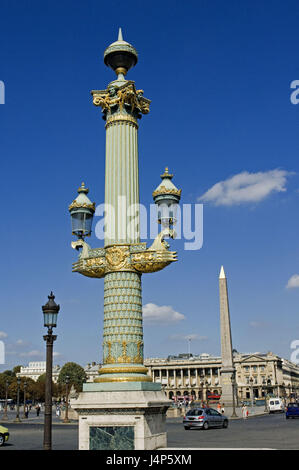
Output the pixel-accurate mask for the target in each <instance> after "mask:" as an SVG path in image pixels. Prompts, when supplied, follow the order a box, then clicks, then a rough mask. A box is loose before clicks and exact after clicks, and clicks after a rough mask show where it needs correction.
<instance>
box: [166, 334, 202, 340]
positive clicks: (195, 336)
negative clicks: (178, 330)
mask: <svg viewBox="0 0 299 470" xmlns="http://www.w3.org/2000/svg"><path fill="white" fill-rule="evenodd" d="M170 339H175V340H182V341H188V340H189V339H190V340H191V341H196V340H198V341H205V340H207V339H208V337H207V336H200V335H198V334H191V335H171V336H170Z"/></svg>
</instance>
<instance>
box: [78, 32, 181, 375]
mask: <svg viewBox="0 0 299 470" xmlns="http://www.w3.org/2000/svg"><path fill="white" fill-rule="evenodd" d="M137 60H138V55H137V51H136V50H135V48H134V47H133V46H132V45H131V44H129V43H127V42H126V41H124V40H123V38H122V33H121V30H120V31H119V36H118V40H117V41H116V42H114V43H112V44H111V45H110V46H109V47H108V48H107V49H106V50H105V52H104V62H105V64H106V65H107V66H109V67H110V68H111V69H113V70H114V71H115V72H116V75H117V79H116V80H114V81H112V82H111V83H110V84H109V85H108V87H107V89H105V90H93V91H92V92H91V94H92V97H93V104H94V105H95V106H97V107H100V108H101V111H102V115H103V119H104V120H105V122H106V125H105V127H106V168H105V204H106V206H105V243H104V247H103V248H96V249H92V248H90V246H89V245H87V243H86V242H85V241H84V237H85V236H88V235H90V233H91V220H92V216H93V213H94V210H95V207H94V205H93V204H92V203H91V201H90V200H89V199H88V197H87V192H88V190H87V188H85V185H84V184H83V185H82V186H81V188H79V190H78V192H79V196H78V197H77V199H75V201H73V203H72V204H71V205H70V207H69V210H70V212H71V216H72V221H73V234H75V235H77V236H78V241H76V242H73V243H72V246H73V248H76V249H80V248H82V251H81V253H80V256H79V259H78V261H77V262H76V263H74V265H73V271H74V272H79V273H81V274H83V275H85V276H89V277H96V278H102V277H104V333H103V336H104V338H103V366H102V367H101V368H100V371H99V377H98V378H96V379H95V381H96V382H151V380H152V379H151V377H150V376H149V375H148V374H147V369H146V368H145V367H144V365H143V325H142V324H143V322H142V295H141V275H142V273H150V272H155V271H159V270H161V269H163V268H164V267H165V266H167V265H168V264H170V263H171V262H173V261H176V260H177V258H176V252H173V251H169V249H168V248H169V245H168V243H166V241H165V240H164V238H165V237H166V236H170V237H173V236H174V230H173V229H172V228H171V226H172V225H173V223H175V222H174V220H175V217H174V216H173V211H171V216H169V218H168V222H169V223H168V225H167V226H166V225H165V223H164V222H165V220H164V219H165V218H164V219H163V221H164V222H163V223H161V224H162V231H161V233H160V234H159V235H158V237H157V238H156V240H155V241H154V243H153V244H152V246H151V247H150V248H147V246H146V243H140V229H139V207H138V205H139V171H138V120H139V119H140V118H141V116H142V114H147V113H149V107H150V100H149V99H147V98H145V97H144V96H143V91H142V90H137V89H136V87H135V83H134V82H133V81H131V80H126V79H125V75H126V74H127V72H128V70H129V69H130V68H131V67H133V66H135V65H136V63H137ZM161 177H162V183H161V185H160V186H159V187H158V188H157V190H156V191H155V192H154V194H153V196H154V200H155V202H156V204H158V206H159V204H161V203H162V202H163V203H164V208H165V207H166V208H169V207H170V206H172V205H175V204H178V202H179V200H180V195H181V191H180V190H178V189H177V188H176V187H175V186H174V184H173V183H172V182H171V181H170V180H171V178H172V175H170V174H169V173H168V170H167V171H166V172H165V173H164V174H163V175H162V176H161ZM132 208H134V211H133V212H134V216H135V218H134V223H128V221H129V216H132ZM164 212H165V210H164ZM164 212H163V214H164ZM166 219H167V217H166ZM160 222H161V221H160Z"/></svg>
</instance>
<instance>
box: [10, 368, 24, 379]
mask: <svg viewBox="0 0 299 470" xmlns="http://www.w3.org/2000/svg"><path fill="white" fill-rule="evenodd" d="M21 367H22V366H15V367H14V368H13V370H12V373H13V375H14V376H15V377H16V376H17V374H18V373H19V372H20V370H21Z"/></svg>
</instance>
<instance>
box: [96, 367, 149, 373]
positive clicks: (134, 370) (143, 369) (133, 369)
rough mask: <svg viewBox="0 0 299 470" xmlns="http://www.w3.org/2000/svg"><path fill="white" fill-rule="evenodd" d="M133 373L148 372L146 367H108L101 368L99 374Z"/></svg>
mask: <svg viewBox="0 0 299 470" xmlns="http://www.w3.org/2000/svg"><path fill="white" fill-rule="evenodd" d="M123 372H124V373H132V374H147V372H148V369H147V368H146V367H109V369H108V367H107V368H105V369H103V368H102V369H100V370H99V374H100V375H102V374H118V373H123Z"/></svg>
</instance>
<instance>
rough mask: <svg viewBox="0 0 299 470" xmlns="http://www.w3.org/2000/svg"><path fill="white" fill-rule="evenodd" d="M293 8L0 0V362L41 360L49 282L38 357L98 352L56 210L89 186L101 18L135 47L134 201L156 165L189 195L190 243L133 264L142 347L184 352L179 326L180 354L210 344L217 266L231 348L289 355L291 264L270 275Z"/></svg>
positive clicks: (106, 39)
mask: <svg viewBox="0 0 299 470" xmlns="http://www.w3.org/2000/svg"><path fill="white" fill-rule="evenodd" d="M270 5H271V6H270ZM298 21H299V5H298V2H296V1H293V0H288V1H287V2H285V1H277V0H273V1H271V4H270V2H269V1H257V0H253V1H247V0H246V1H245V0H244V1H243V2H239V1H232V0H228V1H226V2H223V1H216V0H209V1H202V0H199V1H193V0H191V1H188V2H182V1H168V0H167V1H163V2H157V1H151V2H142V3H140V2H137V1H131V2H130V1H128V2H120V1H110V2H109V3H108V2H101V1H93V0H88V1H86V2H79V1H66V0H62V1H60V2H53V1H51V2H49V1H43V2H37V1H35V0H33V1H14V0H12V1H5V0H2V2H1V15H0V43H1V48H0V80H1V81H3V82H4V83H5V92H6V93H5V94H6V96H5V98H6V102H5V105H0V136H1V139H0V155H1V176H2V178H1V192H2V198H3V204H2V208H3V209H4V210H3V211H2V231H1V238H2V243H1V266H0V278H1V307H0V308H1V314H0V322H1V323H0V336H1V338H0V339H2V341H4V342H5V345H6V352H7V354H6V364H5V365H2V366H1V365H0V370H3V369H5V368H7V367H10V366H13V365H15V364H27V363H28V361H34V360H43V359H44V342H43V340H42V335H43V333H44V331H43V323H42V312H41V305H42V304H44V303H45V301H46V300H47V295H48V294H49V292H50V290H53V291H54V293H55V295H56V300H57V302H58V303H60V305H61V311H60V314H59V324H58V328H57V335H58V339H57V342H56V343H55V351H56V358H55V361H56V362H57V363H60V364H62V363H64V362H66V361H69V360H72V361H76V362H79V363H81V364H86V363H87V362H91V361H100V360H101V342H102V337H101V335H102V321H103V280H96V279H88V278H84V277H83V276H80V275H77V274H72V272H71V264H72V262H74V260H75V258H76V253H75V252H74V251H73V250H72V249H71V247H70V242H71V240H72V237H71V230H70V220H69V214H68V210H67V208H68V205H69V203H70V202H71V201H72V200H73V199H74V196H75V195H76V189H77V187H78V186H79V184H80V183H81V181H85V182H86V184H87V185H88V187H89V188H90V198H91V199H92V200H93V201H96V203H98V204H99V203H101V202H103V199H104V155H105V129H104V123H103V121H102V119H101V115H100V112H99V110H98V109H96V108H95V107H94V106H93V105H92V101H91V96H90V90H92V89H104V88H105V87H106V86H107V84H108V83H109V82H110V81H111V80H113V79H114V76H113V73H112V71H111V70H109V69H108V68H106V67H105V65H104V63H103V59H102V57H103V52H104V49H105V48H106V47H107V46H108V45H109V44H110V43H111V42H113V41H114V40H116V38H117V33H118V28H119V26H121V27H122V30H123V35H124V39H125V40H127V41H129V42H131V43H132V44H133V45H134V46H135V47H136V48H137V50H138V53H139V62H138V64H137V66H136V67H135V68H134V69H133V70H131V71H130V72H129V74H128V78H129V79H132V80H135V82H136V85H137V87H138V88H142V89H143V90H144V96H146V97H147V98H149V99H151V100H152V104H151V111H150V114H149V115H147V116H144V117H143V118H142V120H141V123H140V130H139V165H140V197H141V202H142V203H144V204H145V205H148V204H150V203H151V202H152V196H151V194H152V191H153V189H154V188H155V187H156V186H157V185H158V184H159V182H160V178H159V175H160V174H161V172H162V171H163V170H164V167H165V166H166V165H168V166H169V169H170V171H171V172H173V173H174V174H175V178H174V183H175V184H176V185H177V186H178V187H180V188H182V203H195V202H203V203H204V245H203V248H202V249H201V250H199V251H195V252H194V251H185V250H184V249H183V248H184V245H183V241H180V240H177V241H174V242H172V247H173V249H176V250H178V255H179V261H178V262H177V263H174V264H173V265H171V266H169V267H168V268H166V269H165V270H164V271H161V272H160V273H156V274H148V275H144V276H143V303H144V305H147V304H154V307H153V308H154V310H155V312H156V313H157V312H158V313H159V314H160V315H159V322H150V321H145V325H144V332H145V356H146V357H161V356H167V355H168V354H176V353H180V352H185V351H186V350H187V341H186V339H185V338H184V337H186V336H188V335H189V334H192V335H194V337H193V340H192V342H191V352H193V353H202V352H207V353H210V354H219V353H220V338H219V302H218V275H219V271H220V267H221V265H222V264H223V265H224V268H225V271H226V274H227V277H228V285H229V294H230V308H231V320H232V334H233V344H234V347H235V348H236V349H238V350H239V351H242V352H254V351H261V352H267V351H269V350H272V351H273V352H275V353H277V354H279V355H281V356H283V357H286V358H289V357H290V354H291V352H292V351H291V349H290V343H291V341H293V340H294V339H299V315H298V314H299V288H298V286H299V282H298V278H293V280H292V281H290V284H289V285H290V286H293V287H290V288H286V286H287V284H288V282H289V280H290V279H291V278H292V276H294V275H296V274H298V273H299V266H298V261H299V218H298V205H299V175H298V150H299V134H298V129H299V105H298V106H295V105H293V104H292V103H291V101H290V95H291V89H290V83H291V82H292V81H293V80H299V62H298V47H297V45H298ZM240 174H241V176H240ZM244 175H245V176H244ZM220 182H222V183H221V184H220V185H218V186H217V187H216V190H215V188H214V190H213V192H212V195H213V194H214V196H213V197H208V196H207V195H211V193H210V192H209V191H210V190H211V188H213V187H214V185H216V184H217V183H220ZM217 188H218V189H217ZM216 193H217V194H216ZM203 196H204V199H200V198H202V197H203ZM90 243H91V244H92V246H94V247H96V246H99V245H100V242H99V241H98V240H97V239H96V238H95V237H94V236H93V237H92V238H91V240H90ZM165 307H168V308H165ZM160 308H162V309H160ZM159 309H160V310H159ZM173 312H177V313H179V314H180V315H175V314H174V313H173ZM182 315H183V316H184V317H183V318H182ZM162 320H163V322H162Z"/></svg>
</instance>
